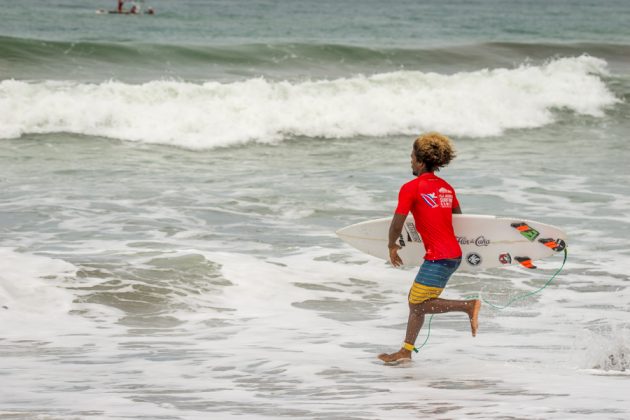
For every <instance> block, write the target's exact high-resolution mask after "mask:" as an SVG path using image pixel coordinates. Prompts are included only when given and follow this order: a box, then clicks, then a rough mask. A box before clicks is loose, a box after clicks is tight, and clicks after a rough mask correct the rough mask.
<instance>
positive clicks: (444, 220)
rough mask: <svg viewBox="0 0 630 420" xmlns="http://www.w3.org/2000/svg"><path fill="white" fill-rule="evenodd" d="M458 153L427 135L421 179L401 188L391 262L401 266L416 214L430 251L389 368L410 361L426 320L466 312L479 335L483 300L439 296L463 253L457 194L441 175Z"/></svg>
mask: <svg viewBox="0 0 630 420" xmlns="http://www.w3.org/2000/svg"><path fill="white" fill-rule="evenodd" d="M454 157H455V151H454V149H453V146H452V144H451V141H450V140H449V139H448V137H446V136H443V135H441V134H439V133H427V134H423V135H421V136H420V137H418V138H417V139H416V140H415V141H414V143H413V149H412V151H411V169H412V172H413V175H414V176H416V178H415V179H413V180H412V181H409V182H407V183H406V184H404V185H403V186H402V187H401V188H400V193H399V195H398V206H397V207H396V211H395V213H394V217H393V219H392V222H391V225H390V227H389V244H388V247H389V258H390V261H391V263H392V265H394V266H395V267H398V266H400V265H402V263H403V262H402V259H401V258H400V256H399V255H398V250H399V249H400V248H401V247H400V245H398V244H397V241H398V239H399V238H400V237H401V233H402V229H403V226H404V223H405V219H406V218H407V214H409V212H411V213H412V214H413V218H414V220H415V224H416V229H417V230H418V233H419V234H420V236H421V238H422V243H423V245H424V247H425V251H426V253H425V255H424V260H425V261H424V263H423V264H422V265H421V266H420V270H419V271H418V274H417V276H416V278H415V281H414V283H413V285H412V287H411V290H410V291H409V296H408V300H409V320H408V322H407V333H406V336H405V342H404V343H403V345H402V348H401V349H400V350H399V351H397V352H396V353H391V354H385V353H384V354H381V355H379V356H378V358H379V359H381V360H382V361H383V362H385V363H399V362H402V361H406V360H411V353H412V351H414V350H415V351H417V350H416V348H415V343H416V338H417V337H418V333H419V332H420V329H421V328H422V324H423V323H424V315H425V314H441V313H445V312H465V313H466V314H468V317H469V319H470V327H471V330H472V335H473V337H474V336H476V335H477V327H478V320H477V318H478V314H479V308H480V307H481V301H479V300H448V299H441V298H440V297H439V296H440V294H441V293H442V291H443V290H444V287H445V286H446V283H447V282H448V279H449V278H450V277H451V275H452V274H453V273H454V272H455V271H456V270H457V268H458V267H459V264H460V263H461V260H462V250H461V248H460V246H459V242H458V240H457V238H456V237H455V233H454V230H453V213H455V214H461V208H460V206H459V202H458V201H457V196H456V195H455V190H454V189H453V187H451V186H450V185H449V184H448V183H447V182H446V181H444V180H443V179H442V178H439V177H438V176H436V175H435V172H436V171H439V170H440V168H442V167H444V166H446V165H448V164H449V163H450V161H451V160H452V159H453V158H454Z"/></svg>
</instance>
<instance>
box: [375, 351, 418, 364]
mask: <svg viewBox="0 0 630 420" xmlns="http://www.w3.org/2000/svg"><path fill="white" fill-rule="evenodd" d="M378 358H379V359H381V360H382V361H383V362H385V364H388V365H397V364H399V363H403V362H411V352H410V351H409V350H405V349H400V350H398V351H397V352H396V353H392V354H387V353H383V354H379V355H378Z"/></svg>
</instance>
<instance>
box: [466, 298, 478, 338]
mask: <svg viewBox="0 0 630 420" xmlns="http://www.w3.org/2000/svg"><path fill="white" fill-rule="evenodd" d="M473 302H474V303H473V307H472V310H471V311H470V312H468V316H469V317H470V331H471V332H472V336H473V337H476V336H477V328H479V308H481V301H480V300H479V299H476V300H474V301H473Z"/></svg>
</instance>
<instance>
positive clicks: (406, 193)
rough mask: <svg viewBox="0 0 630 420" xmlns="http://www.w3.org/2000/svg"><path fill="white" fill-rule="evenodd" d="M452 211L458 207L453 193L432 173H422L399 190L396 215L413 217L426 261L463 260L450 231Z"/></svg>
mask: <svg viewBox="0 0 630 420" xmlns="http://www.w3.org/2000/svg"><path fill="white" fill-rule="evenodd" d="M453 207H459V202H458V201H457V197H456V196H455V190H454V189H453V187H451V186H450V185H449V184H448V183H447V182H446V181H444V180H443V179H442V178H439V177H437V176H436V175H435V174H434V173H432V172H425V173H423V174H422V175H420V176H419V177H417V178H416V179H414V180H413V181H409V182H407V183H406V184H405V185H403V186H402V187H401V188H400V193H399V194H398V207H396V214H403V215H405V216H406V215H407V214H409V212H410V211H411V213H412V214H413V219H414V220H415V222H416V230H417V231H418V233H419V234H420V236H421V237H422V242H423V243H424V248H425V250H426V254H425V255H424V259H425V260H441V259H445V258H459V257H461V256H462V249H461V248H460V246H459V242H458V241H457V238H456V237H455V232H454V231H453Z"/></svg>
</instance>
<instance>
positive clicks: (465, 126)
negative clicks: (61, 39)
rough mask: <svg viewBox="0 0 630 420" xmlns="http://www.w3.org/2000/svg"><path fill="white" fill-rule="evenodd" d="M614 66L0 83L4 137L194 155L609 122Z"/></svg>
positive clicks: (569, 62) (581, 61) (577, 62)
mask: <svg viewBox="0 0 630 420" xmlns="http://www.w3.org/2000/svg"><path fill="white" fill-rule="evenodd" d="M606 75H607V63H606V62H605V61H604V60H601V59H598V58H595V57H590V56H580V57H572V58H559V59H555V60H552V61H549V62H547V63H545V64H543V65H539V66H535V65H529V64H523V65H521V66H519V67H516V68H512V69H507V68H498V69H492V70H489V69H484V70H479V71H474V72H460V73H456V74H450V75H447V74H438V73H426V72H420V71H408V70H405V71H397V72H392V73H383V74H376V75H371V76H364V75H357V76H354V77H350V78H342V79H335V80H318V81H312V80H311V81H301V82H289V81H270V80H266V79H264V78H254V79H248V80H243V81H240V82H234V83H218V82H206V83H203V84H196V83H188V82H184V81H152V82H149V83H144V84H140V85H131V84H125V83H121V82H117V81H108V82H104V83H100V84H86V83H78V82H53V81H42V82H25V81H16V80H5V81H2V82H1V83H0V138H4V139H6V138H17V137H20V136H21V135H23V134H28V133H56V132H70V133H77V134H85V135H93V136H105V137H110V138H115V139H121V140H130V141H139V142H145V143H160V144H168V145H176V146H180V147H185V148H192V149H207V148H213V147H220V146H232V145H238V144H243V143H247V142H251V141H257V142H278V141H282V140H284V139H286V138H291V137H295V136H307V137H314V138H347V137H354V136H388V135H414V134H417V133H419V132H422V131H427V130H438V131H442V132H444V133H447V134H450V135H453V136H469V137H481V136H496V135H500V134H502V133H503V132H504V131H505V130H508V129H519V128H521V129H522V128H535V127H540V126H543V125H546V124H550V123H552V122H553V121H554V120H555V118H556V114H554V112H553V111H554V110H558V109H564V110H568V111H571V112H574V113H577V114H580V115H589V116H594V117H600V116H602V115H603V113H604V111H605V109H606V108H607V107H609V106H611V105H614V104H615V103H617V102H619V99H617V98H616V97H615V95H614V94H613V93H612V92H611V91H610V90H609V89H608V88H607V86H606V84H605V82H604V80H603V77H604V76H606Z"/></svg>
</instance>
